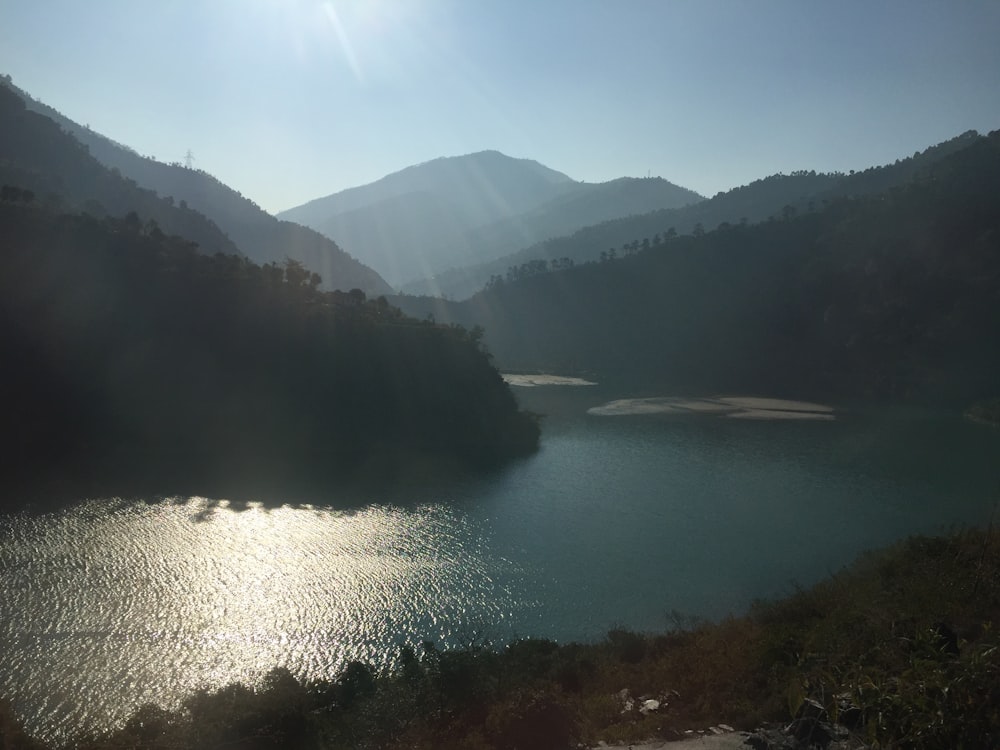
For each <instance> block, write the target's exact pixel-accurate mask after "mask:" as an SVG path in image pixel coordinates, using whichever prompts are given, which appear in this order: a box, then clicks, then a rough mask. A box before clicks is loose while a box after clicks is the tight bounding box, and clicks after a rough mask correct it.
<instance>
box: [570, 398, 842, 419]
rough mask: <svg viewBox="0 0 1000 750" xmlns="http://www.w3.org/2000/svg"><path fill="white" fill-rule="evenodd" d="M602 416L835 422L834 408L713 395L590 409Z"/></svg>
mask: <svg viewBox="0 0 1000 750" xmlns="http://www.w3.org/2000/svg"><path fill="white" fill-rule="evenodd" d="M587 413H588V414H592V415H594V416H599V417H615V416H627V415H638V414H699V415H706V416H719V417H735V418H738V419H799V420H801V419H814V420H825V421H829V420H832V419H834V418H835V417H834V415H833V407H832V406H827V405H826V404H814V403H810V402H808V401H790V400H787V399H779V398H760V397H757V396H713V397H711V398H681V397H677V396H656V397H652V398H626V399H617V400H615V401H609V402H608V403H606V404H603V405H601V406H595V407H593V408H591V409H588V410H587Z"/></svg>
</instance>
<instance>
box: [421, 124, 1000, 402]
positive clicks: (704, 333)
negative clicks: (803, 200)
mask: <svg viewBox="0 0 1000 750" xmlns="http://www.w3.org/2000/svg"><path fill="white" fill-rule="evenodd" d="M956 144H960V146H961V147H960V148H955V145H956ZM945 146H947V148H946V149H944V150H945V151H948V152H949V153H947V154H946V155H944V156H943V157H942V158H940V159H936V160H933V161H931V163H929V164H928V165H927V166H926V167H925V168H922V169H919V168H918V169H914V170H913V173H912V176H911V179H910V180H909V181H908V182H906V183H905V184H903V185H900V186H898V187H894V188H892V189H890V190H887V191H884V192H870V193H868V194H864V193H863V191H862V189H861V188H862V187H863V186H864V185H863V183H864V182H865V181H868V182H869V183H872V184H874V183H876V182H877V180H878V178H880V177H881V176H882V175H884V174H885V173H880V172H875V173H874V174H862V175H860V176H857V175H856V176H854V177H852V178H847V179H849V180H854V184H856V185H858V186H859V190H858V191H857V193H855V194H854V195H852V196H850V197H840V198H834V199H831V200H829V201H827V203H826V204H825V205H823V204H814V205H812V206H811V207H810V206H806V208H805V210H801V211H800V210H798V209H796V208H795V207H794V206H790V207H789V210H787V211H785V212H783V214H782V215H781V216H780V218H772V219H770V220H768V221H765V222H763V223H762V224H760V225H756V226H754V225H742V224H726V225H724V226H721V227H719V228H718V229H716V230H714V231H710V232H697V233H696V234H695V235H686V236H677V237H672V238H670V239H668V240H665V241H664V240H662V238H661V242H659V243H658V244H655V245H652V246H650V247H649V249H646V250H643V249H642V248H641V247H640V248H639V250H638V252H635V253H634V254H632V255H629V256H628V257H624V258H621V257H618V258H615V259H609V258H608V256H607V255H606V256H605V261H604V262H598V263H586V264H582V265H576V266H575V267H573V268H569V269H566V270H559V271H554V272H553V271H543V270H542V269H539V270H538V272H537V273H533V274H525V275H523V277H521V278H519V279H518V280H516V281H512V282H507V281H499V282H497V283H494V284H493V285H492V287H491V288H490V289H489V290H487V291H484V292H482V293H480V294H478V295H476V296H475V297H474V298H472V299H471V300H468V301H466V302H463V303H458V304H447V303H443V302H440V301H433V300H429V299H422V300H415V299H409V300H403V302H402V303H403V304H404V305H405V306H406V309H407V310H409V311H410V312H411V313H412V314H415V315H427V314H432V315H434V316H435V317H436V318H437V320H439V321H442V320H444V321H450V320H455V321H461V322H463V323H465V324H466V325H473V324H479V325H483V326H485V328H486V331H487V337H486V341H487V343H488V345H489V347H490V349H491V351H493V353H494V354H495V355H496V357H497V360H498V361H499V362H500V363H501V364H502V365H503V366H504V367H506V368H513V369H517V368H521V369H528V370H536V369H541V370H546V371H557V372H562V371H576V372H593V373H597V374H599V375H600V376H603V377H609V378H615V379H620V380H622V381H628V382H632V383H637V384H645V385H646V386H650V387H652V386H657V387H668V388H671V389H674V390H682V391H687V392H705V391H711V390H717V389H743V390H747V389H753V390H756V391H760V392H768V393H787V394H817V393H820V392H822V393H830V394H841V395H857V396H890V397H922V398H935V399H947V400H956V401H963V400H964V401H971V400H973V399H975V398H979V397H985V396H989V395H992V394H995V393H996V392H997V391H1000V376H998V373H1000V347H997V346H996V344H995V342H996V341H998V340H1000V297H998V294H997V290H998V289H1000V132H994V133H991V134H990V135H989V136H988V137H981V136H976V135H974V134H966V135H964V136H962V137H961V138H960V139H957V140H956V141H955V142H950V143H949V144H945ZM696 208H698V207H696ZM810 208H811V210H810Z"/></svg>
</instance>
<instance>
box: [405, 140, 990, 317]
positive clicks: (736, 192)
mask: <svg viewBox="0 0 1000 750" xmlns="http://www.w3.org/2000/svg"><path fill="white" fill-rule="evenodd" d="M975 136H976V134H975V133H963V134H962V135H960V136H958V137H956V138H952V139H951V140H948V141H945V142H944V143H941V144H938V145H937V146H932V147H931V148H928V149H926V150H925V151H923V152H921V153H916V154H914V155H913V156H912V157H909V158H907V159H902V160H899V161H897V162H896V163H894V164H888V165H885V166H881V167H871V168H869V169H866V170H864V171H863V172H856V173H852V174H850V175H846V174H823V173H816V172H814V171H805V170H803V171H798V172H793V173H792V174H789V175H784V174H777V175H772V176H770V177H765V178H763V179H760V180H755V181H754V182H751V183H750V184H748V185H743V186H740V187H737V188H733V189H732V190H729V191H726V192H724V193H719V194H717V195H716V196H714V197H713V198H711V199H709V200H704V201H700V202H697V203H695V202H691V205H685V206H682V207H680V208H665V209H660V210H655V211H654V210H650V211H649V212H648V213H644V214H642V215H635V216H622V217H621V218H612V219H609V220H607V221H602V218H605V217H600V216H599V214H595V218H594V221H593V222H589V223H588V225H587V226H585V227H584V228H583V229H579V230H578V231H575V232H572V233H563V234H564V235H565V236H557V235H555V234H552V235H549V236H548V237H546V238H545V239H544V241H541V242H537V243H535V244H532V245H530V246H527V245H526V246H525V247H524V248H523V249H521V250H519V251H518V252H516V253H513V254H511V255H505V256H503V257H497V258H496V259H495V260H491V261H488V262H486V263H481V264H478V265H468V266H464V267H461V268H455V269H452V270H449V271H446V272H444V273H442V274H439V275H438V276H437V277H436V278H434V279H433V280H432V283H422V284H420V285H416V284H413V285H409V286H407V287H406V289H404V291H406V292H407V293H412V294H432V295H441V296H445V297H448V298H452V299H464V298H466V297H469V296H471V295H472V294H474V293H475V292H477V291H479V290H480V289H482V288H483V286H484V285H485V284H487V283H488V282H489V281H490V279H491V278H494V277H497V276H499V277H506V276H507V274H508V271H509V270H510V269H518V268H520V267H521V266H522V265H524V264H537V262H538V261H545V262H546V264H548V263H551V262H553V261H554V262H556V264H557V265H558V266H565V265H567V264H568V262H573V263H583V262H587V261H592V260H599V259H600V258H601V257H602V253H603V254H605V255H608V254H611V255H613V256H615V257H623V256H626V255H629V254H632V253H635V252H637V251H639V250H642V249H647V248H648V247H650V246H655V245H658V244H659V243H660V242H662V241H663V240H665V239H666V238H667V237H669V236H672V235H673V234H689V233H691V232H695V231H697V232H703V231H707V230H711V229H714V228H716V227H718V226H719V225H743V224H755V223H757V222H760V221H764V220H766V219H768V218H770V217H775V218H779V217H784V216H786V215H796V214H799V213H806V212H810V211H816V210H818V209H821V208H822V207H823V206H824V205H825V204H826V203H828V202H829V201H831V200H834V199H837V198H841V197H847V196H858V195H869V194H871V193H877V192H881V191H883V190H888V189H889V188H891V187H893V186H895V185H901V184H904V183H906V182H907V181H909V180H911V179H913V177H914V175H916V174H917V173H918V172H919V171H920V170H921V169H926V168H928V167H929V166H930V165H931V164H933V163H934V162H936V161H937V160H939V159H941V158H943V157H945V156H947V155H948V154H949V153H952V152H954V151H956V150H959V149H962V148H964V147H965V146H966V145H968V142H969V140H970V139H973V138H975ZM634 213H639V212H638V211H636V212H634ZM598 222H600V223H598Z"/></svg>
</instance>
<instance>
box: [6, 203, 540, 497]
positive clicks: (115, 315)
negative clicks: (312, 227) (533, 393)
mask: <svg viewBox="0 0 1000 750" xmlns="http://www.w3.org/2000/svg"><path fill="white" fill-rule="evenodd" d="M0 240H2V241H0V248H2V252H0V351H3V352H4V355H5V361H6V362H7V363H8V365H13V366H7V367H4V368H0V387H2V389H3V391H4V392H5V393H9V394H17V397H16V399H14V401H13V402H12V405H11V408H9V409H8V410H7V411H6V414H5V418H4V420H3V425H2V428H0V460H2V461H3V466H2V470H0V476H2V477H3V482H0V500H2V501H3V502H7V501H8V500H10V501H13V502H16V503H23V502H25V501H26V500H28V499H31V497H33V496H35V495H37V494H39V493H42V494H45V493H53V494H54V495H55V496H56V497H62V496H63V495H65V496H66V497H69V498H79V497H85V496H87V494H88V493H90V492H97V493H100V494H107V495H115V494H121V493H139V494H144V495H147V496H148V495H155V494H161V493H162V494H169V493H192V492H194V493H223V494H229V493H244V492H252V493H253V494H254V495H255V496H256V495H259V494H261V493H263V492H264V491H265V490H269V491H272V492H275V493H278V494H279V495H282V496H287V493H288V492H297V491H300V490H303V489H305V488H308V487H313V486H316V485H320V486H329V485H330V484H336V483H343V482H345V481H349V480H354V479H358V478H359V477H360V478H370V477H373V476H374V477H376V478H378V479H379V480H380V481H382V480H387V481H391V480H392V478H393V475H394V471H395V470H396V467H397V466H398V465H401V464H402V465H406V464H407V463H408V462H412V461H416V460H420V461H423V460H425V459H428V458H429V459H430V460H432V461H440V460H446V461H449V462H455V463H457V464H460V465H461V464H464V465H472V466H483V465H490V464H493V463H495V462H498V461H501V460H503V459H504V458H506V457H510V456H512V455H517V454H520V453H525V452H529V451H531V450H533V449H534V447H535V446H536V444H537V440H538V428H537V426H536V425H535V423H534V421H533V420H532V419H531V418H530V417H528V416H526V415H524V414H522V413H520V412H519V411H518V410H517V405H516V403H515V401H514V398H513V395H512V394H511V392H510V391H509V389H508V388H507V386H506V385H505V384H504V382H503V381H502V380H501V378H500V376H499V374H498V373H497V371H496V370H495V369H494V368H493V366H492V365H491V363H490V361H489V359H488V357H487V356H486V354H484V353H483V352H482V351H481V350H480V348H479V346H478V334H475V333H468V332H466V331H465V330H464V329H460V328H450V327H444V326H436V325H431V324H429V323H422V322H419V321H416V320H412V319H409V318H406V317H404V316H403V315H402V314H401V313H400V312H399V311H398V310H397V309H395V308H392V307H390V306H389V305H388V304H386V301H385V298H378V299H375V300H366V299H365V295H364V293H363V292H361V291H360V290H355V291H352V292H350V293H341V292H321V291H320V290H319V283H320V279H319V277H318V276H317V275H316V274H313V273H310V272H309V271H308V270H307V269H305V268H304V267H303V266H302V265H301V264H299V263H297V262H294V261H290V262H288V263H286V265H285V266H284V267H283V268H282V267H279V266H277V265H274V264H271V265H267V266H258V265H255V264H253V263H251V262H249V261H247V260H246V259H245V258H240V257H237V256H233V255H229V256H225V255H215V256H205V255H202V254H199V253H197V252H196V250H195V248H194V247H193V246H192V244H191V243H189V242H187V241H186V240H183V239H181V238H179V237H172V236H167V235H165V234H163V233H162V232H160V231H159V230H156V229H154V230H152V231H149V230H147V229H145V228H144V227H142V225H141V224H139V223H138V222H134V221H130V220H118V219H113V218H104V219H98V218H96V217H94V216H90V215H68V214H57V213H54V212H51V211H48V210H45V209H43V208H39V207H33V205H32V204H31V202H26V201H24V200H23V191H22V190H21V189H20V188H16V187H13V186H9V185H8V186H4V189H3V195H2V199H0ZM26 488H30V493H31V494H30V495H28V494H23V493H25V492H29V489H26Z"/></svg>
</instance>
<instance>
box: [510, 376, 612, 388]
mask: <svg viewBox="0 0 1000 750" xmlns="http://www.w3.org/2000/svg"><path fill="white" fill-rule="evenodd" d="M501 377H502V378H503V379H504V381H506V383H507V385H513V386H517V387H519V388H534V387H535V386H539V385H597V383H593V382H591V381H589V380H584V379H583V378H571V377H568V376H566V375H514V374H512V373H503V374H502V375H501Z"/></svg>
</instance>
